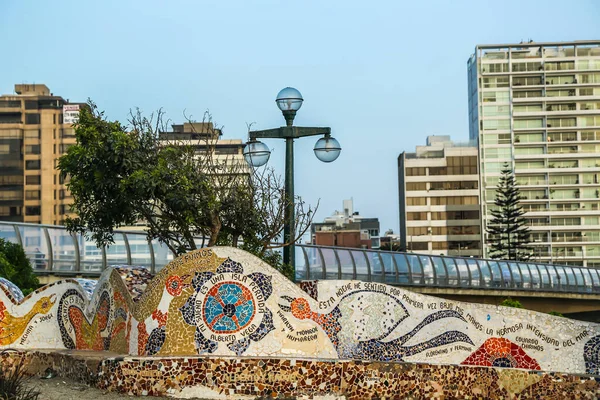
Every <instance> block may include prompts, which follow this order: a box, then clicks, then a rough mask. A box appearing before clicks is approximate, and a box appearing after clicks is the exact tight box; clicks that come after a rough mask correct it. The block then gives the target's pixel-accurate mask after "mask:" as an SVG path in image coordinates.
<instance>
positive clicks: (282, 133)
mask: <svg viewBox="0 0 600 400" xmlns="http://www.w3.org/2000/svg"><path fill="white" fill-rule="evenodd" d="M330 134H331V128H328V127H322V128H321V127H303V126H282V127H281V128H274V129H265V130H261V131H250V133H249V135H250V139H286V138H292V139H298V138H301V137H306V136H318V135H330Z"/></svg>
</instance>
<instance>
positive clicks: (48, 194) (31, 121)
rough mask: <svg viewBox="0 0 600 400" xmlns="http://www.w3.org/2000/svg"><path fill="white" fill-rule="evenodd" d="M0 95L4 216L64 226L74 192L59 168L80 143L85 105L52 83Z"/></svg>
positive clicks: (0, 178)
mask: <svg viewBox="0 0 600 400" xmlns="http://www.w3.org/2000/svg"><path fill="white" fill-rule="evenodd" d="M14 91H15V94H10V95H3V96H0V220H4V221H15V222H31V223H44V224H62V223H63V221H64V219H65V216H66V215H67V214H68V213H69V204H70V202H71V195H70V193H69V191H68V190H67V188H66V186H65V183H66V182H63V180H61V179H60V173H59V171H58V170H57V169H56V165H57V160H58V157H60V156H61V155H62V154H63V153H65V152H66V151H67V149H68V148H69V146H71V145H72V144H74V143H75V134H74V131H73V128H72V123H73V122H74V121H75V120H76V118H77V115H78V113H79V107H80V104H68V101H65V100H64V99H63V98H62V97H60V96H55V95H53V94H52V93H50V89H48V87H47V86H46V85H40V84H32V85H27V84H23V85H15V89H14Z"/></svg>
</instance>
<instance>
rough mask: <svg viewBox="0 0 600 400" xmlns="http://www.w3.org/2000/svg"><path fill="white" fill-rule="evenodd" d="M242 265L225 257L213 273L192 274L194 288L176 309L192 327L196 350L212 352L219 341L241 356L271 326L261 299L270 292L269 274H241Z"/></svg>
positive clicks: (266, 296) (263, 301) (264, 334)
mask: <svg viewBox="0 0 600 400" xmlns="http://www.w3.org/2000/svg"><path fill="white" fill-rule="evenodd" d="M243 273H244V269H243V267H242V265H241V264H240V263H238V262H235V261H233V260H231V259H227V260H225V261H224V262H223V263H222V264H221V265H220V266H219V267H218V268H217V270H216V272H215V273H213V272H199V273H196V275H195V276H194V279H193V281H192V285H193V287H194V289H195V291H194V294H193V295H192V296H190V298H189V299H188V300H187V302H186V303H185V304H184V305H183V307H181V308H180V311H181V314H182V316H183V320H184V321H185V322H186V323H187V324H189V325H195V326H196V333H195V335H194V338H195V342H196V349H197V351H198V353H214V352H215V351H216V350H217V349H218V347H219V342H224V343H227V347H228V348H229V349H230V350H231V351H233V352H235V353H236V354H237V355H242V354H243V353H244V352H245V351H246V350H247V349H248V346H250V344H251V342H252V341H255V342H256V341H259V340H262V339H263V338H264V337H265V336H266V335H267V334H268V333H269V332H270V331H272V330H273V329H275V326H274V325H273V315H272V313H271V311H270V310H269V309H268V308H266V306H265V302H266V300H267V299H268V298H269V296H270V295H271V294H272V292H273V288H272V285H271V277H270V276H267V275H264V274H262V273H260V272H254V273H252V274H249V275H243Z"/></svg>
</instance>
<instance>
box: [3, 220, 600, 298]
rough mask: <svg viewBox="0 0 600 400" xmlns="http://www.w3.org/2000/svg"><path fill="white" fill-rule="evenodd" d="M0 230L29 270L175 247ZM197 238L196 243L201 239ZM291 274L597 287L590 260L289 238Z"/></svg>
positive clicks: (83, 271)
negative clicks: (571, 262)
mask: <svg viewBox="0 0 600 400" xmlns="http://www.w3.org/2000/svg"><path fill="white" fill-rule="evenodd" d="M0 237H1V238H4V239H6V240H9V241H11V242H14V243H19V244H21V245H23V247H24V248H25V252H26V254H27V256H28V257H29V258H30V260H31V263H32V266H33V268H34V270H35V271H36V273H38V274H40V275H51V274H52V275H61V276H74V275H80V276H84V277H97V276H99V275H100V273H101V272H102V270H103V269H104V268H106V267H107V266H109V265H123V264H127V265H139V266H145V267H147V268H149V269H150V270H151V271H152V272H153V273H156V272H157V271H159V270H160V269H161V268H162V267H164V266H165V265H166V264H168V263H169V262H170V261H171V260H173V258H174V255H173V254H172V253H171V252H170V251H169V249H168V248H167V247H166V246H165V245H164V244H162V243H159V242H158V240H153V241H148V240H147V239H146V237H145V235H144V233H143V232H124V231H119V232H118V233H116V234H115V243H114V244H113V245H111V246H110V247H106V248H98V247H97V246H96V244H95V243H94V242H93V241H89V240H87V239H86V238H85V237H84V236H82V235H71V234H70V233H69V232H67V230H66V229H65V228H64V227H62V226H53V225H38V224H26V223H11V222H0ZM202 243H203V241H202V238H198V239H197V245H198V246H199V247H200V246H202ZM296 278H297V280H310V279H344V280H348V279H357V280H362V281H370V282H381V283H387V284H389V285H399V286H428V287H450V288H452V287H454V288H472V289H477V288H479V289H496V290H502V289H506V290H515V289H516V290H543V291H556V292H571V293H600V271H599V269H596V268H584V267H577V266H573V267H571V266H564V265H549V264H539V263H535V262H529V261H527V262H521V261H520V262H512V261H497V260H484V259H476V258H464V257H449V256H433V255H431V256H430V255H424V254H413V253H402V252H389V251H377V250H363V249H349V248H341V247H325V246H313V245H303V244H298V245H296Z"/></svg>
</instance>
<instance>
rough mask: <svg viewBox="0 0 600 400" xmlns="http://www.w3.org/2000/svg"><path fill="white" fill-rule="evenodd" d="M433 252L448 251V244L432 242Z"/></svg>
mask: <svg viewBox="0 0 600 400" xmlns="http://www.w3.org/2000/svg"><path fill="white" fill-rule="evenodd" d="M431 245H432V249H433V250H448V242H432V243H431Z"/></svg>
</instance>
